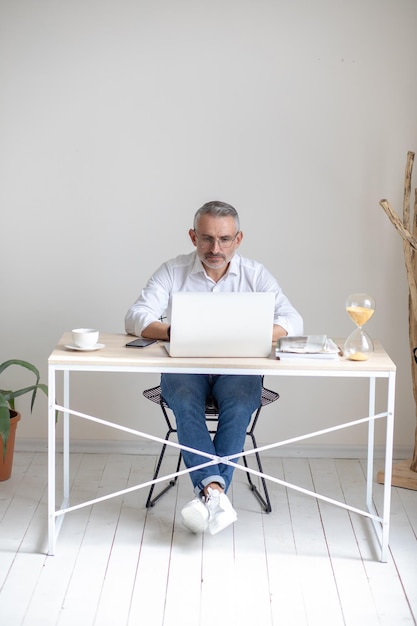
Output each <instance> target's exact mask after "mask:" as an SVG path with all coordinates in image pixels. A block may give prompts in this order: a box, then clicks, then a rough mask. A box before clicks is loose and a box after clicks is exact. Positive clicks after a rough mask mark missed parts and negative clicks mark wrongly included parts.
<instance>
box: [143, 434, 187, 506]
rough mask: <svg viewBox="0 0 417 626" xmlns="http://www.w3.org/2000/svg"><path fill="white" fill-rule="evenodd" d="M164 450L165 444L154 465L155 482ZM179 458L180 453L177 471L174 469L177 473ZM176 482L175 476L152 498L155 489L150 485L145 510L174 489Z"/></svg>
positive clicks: (178, 466)
mask: <svg viewBox="0 0 417 626" xmlns="http://www.w3.org/2000/svg"><path fill="white" fill-rule="evenodd" d="M170 434H171V433H168V434H167V436H166V437H165V439H168V438H169V435H170ZM166 449H167V444H166V443H165V444H164V445H163V446H162V450H161V454H160V455H159V459H158V463H157V465H156V469H155V472H154V475H153V477H152V480H155V479H156V478H158V476H159V471H160V469H161V465H162V461H163V458H164V456H165V451H166ZM181 458H182V457H181V453H180V454H179V455H178V461H177V469H176V472H179V469H180V465H181ZM177 480H178V476H176V477H175V478H172V479H171V480H170V481H169V483H168V485H167V486H166V487H164V489H162V490H161V491H160V492H159V493H157V495H156V496H154V497H153V498H152V495H153V492H154V489H155V484H153V485H151V488H150V489H149V493H148V498H147V500H146V505H145V506H146V508H147V509H149V508H151V507H153V506H155V504H156V503H157V502H158V500H159V499H160V498H162V496H163V495H164V494H165V493H166V492H167V491H169V490H170V489H171V487H174V485H175V484H176V482H177Z"/></svg>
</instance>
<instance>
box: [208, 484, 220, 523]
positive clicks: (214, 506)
mask: <svg viewBox="0 0 417 626" xmlns="http://www.w3.org/2000/svg"><path fill="white" fill-rule="evenodd" d="M205 504H206V507H207V508H208V511H209V515H210V518H211V517H212V516H213V515H214V514H215V513H216V512H217V511H218V510H219V509H220V492H219V491H217V490H215V489H213V490H212V491H211V493H209V494H208V495H207V496H206V502H205Z"/></svg>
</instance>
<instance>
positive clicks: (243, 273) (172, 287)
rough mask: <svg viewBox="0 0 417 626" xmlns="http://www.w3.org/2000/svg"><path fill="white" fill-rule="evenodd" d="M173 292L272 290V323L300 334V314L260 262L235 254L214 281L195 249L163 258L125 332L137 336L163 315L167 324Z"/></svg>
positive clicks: (129, 314)
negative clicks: (172, 257) (273, 304)
mask: <svg viewBox="0 0 417 626" xmlns="http://www.w3.org/2000/svg"><path fill="white" fill-rule="evenodd" d="M176 291H273V292H275V294H276V296H275V315H274V324H278V325H279V326H282V328H284V329H285V330H286V331H287V333H288V334H289V335H302V334H303V320H302V317H301V315H300V314H299V313H298V312H297V311H296V310H295V309H294V307H293V306H292V305H291V303H290V301H289V300H288V298H287V297H286V296H285V295H284V293H283V292H282V290H281V288H280V286H279V285H278V283H277V281H276V280H275V278H274V277H273V276H272V274H270V272H269V271H268V270H267V269H266V268H265V267H264V266H263V265H262V264H261V263H258V262H257V261H251V260H250V259H245V258H244V257H242V256H240V254H237V253H236V254H235V255H234V256H233V258H232V259H231V261H230V264H229V267H228V270H227V272H226V274H225V275H224V276H223V277H222V278H221V279H220V280H219V281H218V282H217V283H216V282H215V281H214V280H213V279H212V278H210V276H208V275H207V273H206V271H205V269H204V266H203V264H202V262H201V261H200V259H199V258H198V256H197V252H196V251H194V252H191V253H190V254H182V255H180V256H177V257H176V258H175V259H171V260H169V261H166V262H165V263H163V265H161V267H159V269H157V270H156V272H155V273H154V274H153V275H152V276H151V278H150V279H149V281H148V283H147V285H146V287H145V288H144V289H143V290H142V293H141V295H140V296H139V298H138V299H137V300H136V302H135V303H134V304H133V305H132V306H131V307H130V309H129V310H128V312H127V314H126V317H125V328H126V332H127V333H128V334H130V335H136V336H137V337H140V336H141V333H142V331H143V330H144V329H145V328H146V327H147V326H149V324H151V323H152V322H157V321H160V319H161V317H162V316H164V317H166V319H164V321H166V322H167V323H168V324H169V323H170V320H171V296H172V294H173V293H174V292H176Z"/></svg>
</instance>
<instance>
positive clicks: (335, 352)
mask: <svg viewBox="0 0 417 626" xmlns="http://www.w3.org/2000/svg"><path fill="white" fill-rule="evenodd" d="M339 355H340V350H339V348H338V347H337V345H336V344H335V342H334V341H333V340H332V339H330V338H329V337H327V335H306V336H304V337H281V339H278V341H277V345H276V348H275V356H276V357H278V358H280V359H287V358H298V359H300V358H303V359H305V358H309V359H337V358H338V357H339Z"/></svg>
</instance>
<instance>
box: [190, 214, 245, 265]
mask: <svg viewBox="0 0 417 626" xmlns="http://www.w3.org/2000/svg"><path fill="white" fill-rule="evenodd" d="M189 235H190V237H191V241H192V242H193V244H194V245H195V247H196V248H197V254H198V257H199V259H200V260H201V262H202V263H203V265H205V266H206V267H208V268H210V269H212V270H222V269H225V268H226V267H227V265H228V264H229V262H230V260H231V259H232V257H233V255H234V253H235V251H236V249H237V248H238V247H239V246H240V242H241V241H242V237H243V234H242V232H241V231H239V232H237V231H236V223H235V220H234V219H233V217H230V216H229V217H213V216H212V215H201V216H200V219H199V220H198V223H197V228H196V230H193V229H191V230H190V231H189Z"/></svg>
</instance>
